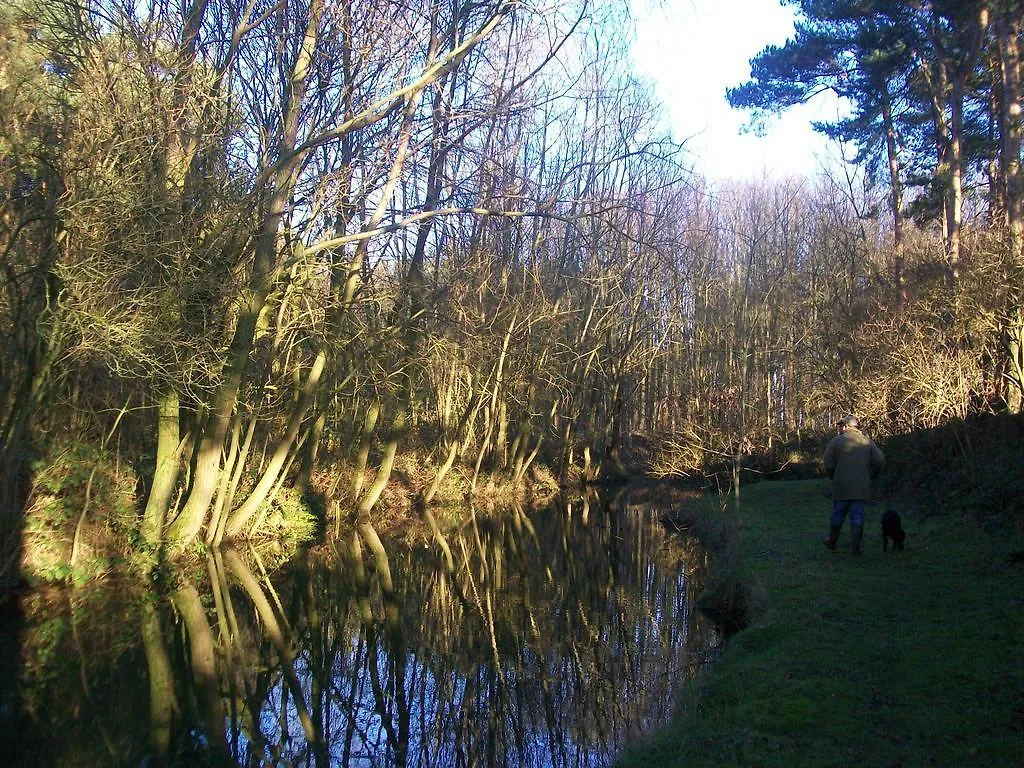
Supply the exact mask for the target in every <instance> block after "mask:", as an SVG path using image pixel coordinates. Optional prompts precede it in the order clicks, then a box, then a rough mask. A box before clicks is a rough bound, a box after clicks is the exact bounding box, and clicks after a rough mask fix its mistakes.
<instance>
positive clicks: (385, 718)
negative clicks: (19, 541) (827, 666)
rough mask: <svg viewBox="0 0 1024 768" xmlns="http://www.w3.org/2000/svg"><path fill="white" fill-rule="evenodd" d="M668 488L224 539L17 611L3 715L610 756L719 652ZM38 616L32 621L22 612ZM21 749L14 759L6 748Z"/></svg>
mask: <svg viewBox="0 0 1024 768" xmlns="http://www.w3.org/2000/svg"><path fill="white" fill-rule="evenodd" d="M663 511H664V510H663V509H659V508H658V507H657V506H656V505H650V504H636V503H631V502H630V500H629V498H628V496H627V497H623V498H619V499H616V500H611V501H605V502H594V501H591V502H587V501H584V500H580V499H576V500H573V501H565V500H560V501H558V502H557V503H556V504H554V505H552V506H551V507H548V508H546V509H541V510H531V511H524V510H521V509H511V510H503V511H501V512H500V513H492V514H487V515H484V514H477V515H475V516H474V517H473V519H472V520H470V521H469V522H467V523H466V524H465V525H463V526H462V527H461V528H460V529H458V530H457V531H453V532H452V533H450V534H449V535H448V539H447V540H448V544H449V548H450V551H451V559H450V560H447V559H446V558H445V557H443V556H442V555H441V550H440V548H439V547H437V546H434V545H431V546H424V544H423V543H422V542H420V543H419V544H416V545H410V544H408V543H401V542H397V541H388V540H385V542H384V544H385V549H386V555H378V556H376V557H375V556H374V555H373V554H372V553H371V552H370V551H369V550H368V549H367V548H366V546H365V545H363V546H362V547H361V548H358V549H356V548H354V547H353V544H352V541H351V540H349V541H346V542H345V543H344V544H342V545H339V546H336V547H329V546H326V545H324V546H319V547H317V548H314V549H312V550H310V551H308V552H304V553H302V555H301V556H299V557H297V558H295V559H294V560H293V561H292V562H290V563H289V564H288V565H287V566H285V567H284V568H281V569H277V570H275V571H274V572H273V573H270V574H268V572H267V570H266V569H265V567H264V562H265V560H266V553H264V556H263V557H261V556H260V553H259V551H255V550H251V549H250V550H242V549H237V550H223V551H218V552H214V553H211V554H210V555H209V556H208V557H207V562H206V567H205V568H200V569H199V570H197V571H194V572H190V573H189V574H187V575H180V576H178V577H172V578H171V583H170V584H168V585H165V586H164V588H163V589H161V590H156V591H153V592H148V593H140V590H138V589H136V588H121V589H118V590H116V591H115V592H114V594H110V593H109V591H107V592H105V593H103V594H100V593H99V592H96V591H89V592H87V593H85V594H83V593H78V594H55V595H50V596H35V597H33V598H32V599H31V600H29V601H27V604H26V606H25V609H24V613H25V620H24V622H23V623H21V622H13V621H9V620H7V619H5V623H4V631H3V641H4V647H3V648H2V649H0V652H2V653H3V657H4V662H3V668H2V669H0V675H2V681H0V686H2V693H3V698H2V700H0V701H2V708H0V718H2V719H0V727H2V728H3V734H2V735H3V740H4V741H5V742H7V744H6V745H4V746H6V749H5V752H4V753H5V754H6V755H7V756H8V757H9V758H13V760H14V762H13V763H11V764H15V765H24V766H35V765H39V766H43V765H45V766H83V767H84V766H89V767H92V766H122V765H124V766H156V765H176V766H177V765H180V766H185V765H188V766H193V765H197V766H198V765H218V766H219V765H229V766H234V765H240V766H258V765H259V766H262V765H275V766H277V765H280V766H298V765H302V766H307V765H308V766H445V767H448V766H599V765H607V764H609V763H610V762H611V761H612V759H613V758H614V755H615V754H616V753H617V752H618V750H619V749H621V747H622V746H623V745H624V744H626V743H627V742H628V741H629V740H630V739H633V738H636V737H637V736H638V734H640V733H641V732H643V731H645V730H649V729H651V728H653V727H656V726H657V725H659V724H661V723H664V722H665V721H666V720H667V719H668V718H669V716H670V713H671V709H672V704H673V693H674V692H675V691H677V690H678V687H679V685H680V684H681V682H682V680H683V679H684V678H685V677H687V676H688V675H691V674H693V673H694V672H696V671H697V670H698V669H699V667H700V666H701V665H702V664H704V663H706V661H707V659H708V658H709V657H710V655H711V654H712V652H713V651H712V649H713V648H714V647H715V646H716V644H717V638H716V633H715V630H714V628H713V627H711V626H710V625H709V623H708V622H707V621H706V620H705V619H703V618H702V617H701V616H700V615H699V614H697V613H696V612H695V611H694V612H692V613H691V611H690V609H689V606H690V605H691V604H692V598H693V596H694V593H695V590H696V589H697V588H698V586H699V585H698V582H699V580H700V577H701V570H702V565H703V562H704V558H703V555H702V554H701V553H700V551H699V550H698V549H697V548H696V547H695V545H694V543H693V542H692V541H690V540H688V539H685V538H682V537H680V536H678V535H676V534H674V533H671V532H668V531H666V529H665V528H664V527H663V526H662V524H661V523H660V517H661V514H662V512H663ZM18 624H21V626H18ZM5 764H7V763H5Z"/></svg>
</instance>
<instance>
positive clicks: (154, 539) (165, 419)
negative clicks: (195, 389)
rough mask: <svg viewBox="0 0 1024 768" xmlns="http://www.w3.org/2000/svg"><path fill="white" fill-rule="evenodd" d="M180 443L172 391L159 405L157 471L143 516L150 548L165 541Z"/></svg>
mask: <svg viewBox="0 0 1024 768" xmlns="http://www.w3.org/2000/svg"><path fill="white" fill-rule="evenodd" d="M180 442H181V435H180V430H179V402H178V393H177V391H175V389H174V388H173V387H171V388H169V389H168V390H167V392H166V393H164V394H163V395H162V396H161V397H160V399H159V402H158V404H157V440H156V470H155V471H154V473H153V485H152V487H151V488H150V490H149V499H147V500H146V509H145V511H144V512H143V514H142V537H143V539H145V541H146V542H147V543H149V544H153V545H156V544H159V543H160V542H161V541H162V539H163V530H164V522H165V521H166V518H167V511H168V509H169V508H170V503H171V495H172V494H173V493H174V486H175V484H176V483H177V482H178V470H179V466H180V462H179V458H180V457H179V451H180V448H181V446H180Z"/></svg>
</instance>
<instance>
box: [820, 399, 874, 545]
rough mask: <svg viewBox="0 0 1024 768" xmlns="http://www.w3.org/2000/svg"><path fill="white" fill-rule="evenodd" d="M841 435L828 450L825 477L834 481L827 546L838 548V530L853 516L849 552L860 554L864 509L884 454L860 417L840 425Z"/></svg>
mask: <svg viewBox="0 0 1024 768" xmlns="http://www.w3.org/2000/svg"><path fill="white" fill-rule="evenodd" d="M838 429H839V434H838V435H836V436H835V437H833V438H832V439H831V440H829V443H828V445H827V446H826V447H825V474H827V475H828V476H829V478H831V480H832V515H831V519H830V521H829V522H830V523H831V525H830V527H829V532H828V538H827V539H825V546H826V547H828V548H829V549H831V550H834V549H835V548H836V541H838V540H839V531H840V530H841V529H842V527H843V521H844V520H846V516H847V514H849V516H850V551H851V552H852V553H853V554H855V555H859V554H860V543H861V541H862V540H863V538H864V507H865V505H866V504H867V502H868V500H869V499H870V498H871V478H872V477H873V476H874V475H876V474H878V473H879V472H881V471H882V469H883V468H884V467H885V454H884V453H882V451H881V449H880V448H879V447H878V446H877V445H875V444H874V443H873V442H872V441H871V439H870V438H869V437H868V436H867V435H865V434H864V433H863V432H861V431H860V430H859V429H858V428H857V418H856V417H855V416H846V417H845V418H843V419H842V420H841V421H840V422H839V427H838Z"/></svg>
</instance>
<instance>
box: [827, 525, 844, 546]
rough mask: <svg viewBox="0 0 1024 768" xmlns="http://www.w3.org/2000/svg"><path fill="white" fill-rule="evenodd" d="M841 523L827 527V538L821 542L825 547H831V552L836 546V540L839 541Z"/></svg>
mask: <svg viewBox="0 0 1024 768" xmlns="http://www.w3.org/2000/svg"><path fill="white" fill-rule="evenodd" d="M842 527H843V526H841V525H833V526H830V527H829V529H828V538H827V539H825V541H823V542H822V544H824V545H825V546H826V547H828V548H829V549H831V550H832V551H833V552H834V551H835V548H836V542H837V541H839V531H840V530H841V529H842Z"/></svg>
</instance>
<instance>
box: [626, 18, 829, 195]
mask: <svg viewBox="0 0 1024 768" xmlns="http://www.w3.org/2000/svg"><path fill="white" fill-rule="evenodd" d="M635 6H636V7H635V8H634V12H635V14H636V18H637V40H636V44H635V45H634V49H633V57H634V62H635V65H636V69H637V71H638V73H639V74H640V75H641V76H643V77H646V78H649V79H651V80H652V81H653V82H654V84H655V91H656V93H657V94H658V96H659V98H660V99H661V100H662V102H663V103H664V104H665V107H666V109H667V120H668V123H669V126H670V128H671V130H672V132H673V134H674V135H675V137H676V138H677V139H686V140H687V142H686V146H687V148H688V149H689V150H690V151H691V152H692V153H693V155H694V156H695V165H696V167H697V169H698V170H700V171H703V172H704V173H706V174H707V175H709V176H711V177H715V178H728V177H738V176H743V177H749V176H757V177H759V176H761V175H762V174H763V173H765V172H767V173H770V174H772V175H788V174H810V173H814V172H815V171H816V170H817V169H818V167H819V164H820V162H821V161H823V160H824V159H825V158H826V157H828V156H829V154H830V152H829V150H828V149H827V144H828V142H827V140H826V139H825V137H823V136H821V135H820V134H817V133H816V132H815V131H814V130H813V128H812V127H811V121H812V120H815V119H818V120H821V119H829V118H830V117H831V118H832V119H834V118H835V115H836V100H835V99H834V98H828V97H818V98H816V99H815V100H814V101H812V102H811V103H810V104H806V105H802V106H800V107H796V108H793V109H791V110H788V111H787V112H785V113H783V114H782V115H781V116H780V117H778V118H772V119H770V120H769V121H768V123H767V124H766V126H765V132H764V136H763V137H758V136H755V135H753V134H750V133H744V132H743V127H744V125H745V124H746V122H747V120H748V118H749V113H747V112H746V111H743V110H735V109H732V108H731V107H730V106H729V103H728V102H727V101H726V98H725V90H726V88H727V87H729V86H735V85H739V84H740V83H742V82H744V81H745V80H747V79H748V78H749V77H750V64H749V61H750V59H751V58H752V57H753V56H755V55H757V54H758V53H759V52H760V51H761V50H762V49H763V48H764V47H765V46H766V45H771V44H774V45H781V44H783V43H784V42H785V41H786V39H787V38H788V37H790V36H791V35H792V32H793V13H792V10H791V9H790V8H788V7H783V6H782V5H781V4H780V3H779V2H778V0H676V2H660V3H651V2H649V0H636V2H635ZM831 154H833V155H834V154H835V150H834V149H833V150H832V151H831Z"/></svg>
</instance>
